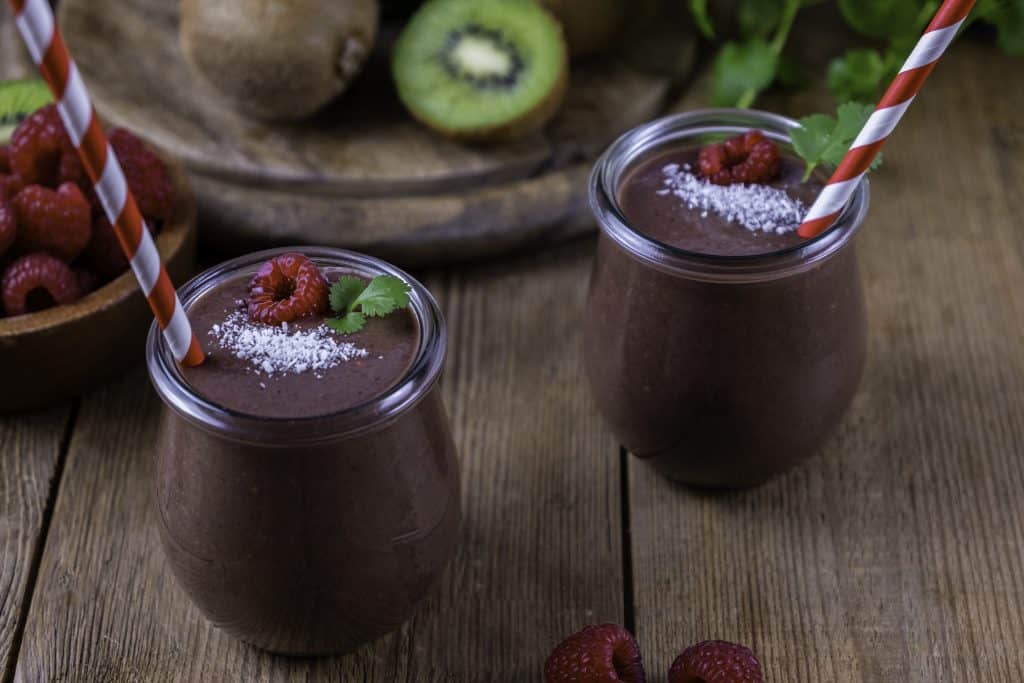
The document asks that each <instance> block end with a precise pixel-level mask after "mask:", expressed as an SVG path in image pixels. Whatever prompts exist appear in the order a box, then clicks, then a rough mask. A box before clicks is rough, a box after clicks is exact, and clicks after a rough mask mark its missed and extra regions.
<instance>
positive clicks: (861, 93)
mask: <svg viewBox="0 0 1024 683" xmlns="http://www.w3.org/2000/svg"><path fill="white" fill-rule="evenodd" d="M887 71H888V67H887V66H886V63H885V60H884V59H882V55H880V54H879V53H878V50H870V49H856V50H848V51H847V52H846V53H845V54H844V55H843V56H842V57H838V58H836V59H833V60H832V63H831V64H829V66H828V76H827V82H828V89H829V90H831V91H832V94H833V95H835V96H836V98H837V99H839V100H843V101H845V100H858V99H863V100H874V99H876V98H877V97H878V86H879V84H880V83H881V82H882V79H883V78H884V77H885V74H886V72H887Z"/></svg>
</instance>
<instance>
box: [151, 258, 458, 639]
mask: <svg viewBox="0 0 1024 683" xmlns="http://www.w3.org/2000/svg"><path fill="white" fill-rule="evenodd" d="M284 251H286V250H275V251H268V252H261V253H257V254H251V255H249V256H245V257H242V258H238V259H235V260H232V261H228V262H227V263H224V264H222V265H220V266H217V267H215V268H213V269H211V270H208V271H206V272H205V273H203V274H201V275H199V276H198V277H196V278H194V279H193V280H192V281H190V282H189V283H188V284H186V285H185V286H184V287H182V288H181V289H180V291H179V293H180V296H181V299H182V302H183V305H184V306H185V309H186V310H188V308H189V306H190V305H191V303H193V302H194V301H196V300H197V299H198V298H199V297H201V296H202V295H203V294H204V292H208V291H210V289H211V288H213V287H216V286H217V285H218V284H220V283H223V282H225V281H228V280H231V279H233V278H236V277H238V276H239V275H251V274H252V273H254V272H255V271H256V270H257V269H258V268H259V266H260V264H262V263H263V262H264V261H267V260H268V259H270V258H272V257H273V256H275V255H277V254H280V253H283V252H284ZM301 251H302V252H303V253H304V254H306V255H307V256H309V257H310V258H311V259H312V260H313V261H314V262H316V263H317V264H318V265H319V266H320V267H321V268H324V267H335V268H343V269H344V270H347V271H350V272H355V273H358V274H360V275H362V276H365V277H367V278H372V277H373V276H375V275H379V274H391V275H396V276H398V277H400V278H402V279H404V280H406V281H407V282H409V283H410V285H411V286H412V291H411V292H410V299H411V304H410V305H411V307H412V312H413V314H414V315H415V317H416V319H417V321H418V324H419V329H420V337H419V347H418V350H417V352H416V355H415V358H414V360H413V362H412V364H411V366H410V368H409V369H408V370H407V371H406V373H405V375H404V377H402V378H401V379H400V380H399V381H398V383H397V384H395V385H394V386H393V387H392V388H390V389H389V390H387V391H386V392H384V393H383V394H382V395H381V396H379V397H378V398H376V399H374V400H372V401H369V402H367V403H363V404H361V405H358V406H356V407H353V408H351V409H348V410H343V411H341V412H335V413H333V414H327V415H323V416H317V417H309V418H300V419H273V418H271V419H267V418H265V417H254V416H249V415H244V414H240V413H237V412H232V411H229V410H226V409H224V408H222V407H219V406H217V405H214V404H213V403H210V402H208V401H207V400H205V399H204V398H203V397H202V396H199V395H197V394H196V393H195V392H194V391H193V390H192V389H191V387H190V386H189V384H188V383H187V382H186V381H185V380H184V378H183V377H182V374H181V371H180V370H179V368H178V366H177V364H176V363H175V362H174V360H173V358H172V357H171V354H170V352H169V350H168V348H167V346H166V344H165V342H164V338H163V336H162V335H161V334H160V333H159V332H158V330H157V328H156V327H155V326H154V327H153V328H152V329H151V330H150V334H149V339H148V343H147V349H146V355H147V364H148V367H149V374H150V378H151V380H152V383H153V385H154V387H155V388H156V390H157V393H158V394H159V395H160V398H161V399H163V401H164V404H165V405H164V409H163V414H162V417H161V423H160V431H159V436H158V438H157V443H156V472H155V479H156V486H155V499H156V508H157V512H158V518H159V527H160V536H161V540H162V542H163V547H164V552H165V554H166V556H167V560H168V562H169V563H170V566H171V568H172V570H173V572H174V574H175V576H176V577H177V579H178V581H179V582H180V583H181V585H182V586H183V587H184V589H185V591H186V592H187V593H188V594H189V596H190V597H191V598H192V600H193V601H194V602H195V603H196V605H198V606H199V608H200V610H202V612H203V613H204V614H205V615H206V616H207V617H208V618H209V619H210V620H211V621H212V622H213V623H214V624H215V625H217V626H219V627H221V628H223V629H225V630H227V631H228V632H230V633H231V634H233V635H235V636H237V637H239V638H241V639H243V640H245V641H248V642H250V643H252V644H254V645H257V646H259V647H262V648H265V649H267V650H271V651H274V652H281V653H289V654H327V653H338V652H346V651H350V650H352V649H354V648H355V647H357V646H358V645H360V644H362V643H364V642H367V641H369V640H372V639H374V638H377V637H378V636H381V635H383V634H385V633H387V632H389V631H391V630H393V629H395V628H396V627H398V626H399V625H400V624H401V623H402V622H403V621H405V620H406V619H408V618H409V617H410V616H411V615H412V613H413V611H414V608H415V607H416V605H417V603H419V602H420V601H421V600H422V599H423V597H424V596H425V595H426V593H427V591H428V590H429V589H430V587H431V586H432V584H434V583H435V581H436V580H437V578H438V576H439V575H440V574H441V573H442V571H443V570H444V567H445V566H446V564H447V562H448V560H449V559H450V557H451V556H452V554H453V552H454V549H455V545H456V539H457V535H458V526H459V514H460V513H459V477H458V467H457V463H456V456H455V447H454V444H453V442H452V437H451V433H450V430H449V425H448V418H447V416H446V414H445V410H444V406H443V405H442V403H441V396H440V393H439V388H438V386H437V379H438V376H439V374H440V372H441V367H442V365H443V362H444V357H445V347H446V338H445V324H444V320H443V318H442V315H441V312H440V310H439V309H438V306H437V303H436V302H435V301H434V299H433V298H432V297H431V295H430V294H429V293H428V292H427V290H426V289H425V288H424V287H423V286H422V285H421V284H419V283H418V282H416V281H415V280H413V279H412V278H411V277H409V276H408V275H406V274H405V273H403V272H401V271H399V270H398V269H397V268H394V267H393V266H390V265H388V264H386V263H384V262H381V261H379V260H376V259H373V258H370V257H367V256H362V255H358V254H354V253H351V252H345V251H341V250H337V249H324V248H302V249H301Z"/></svg>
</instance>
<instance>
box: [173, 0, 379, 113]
mask: <svg viewBox="0 0 1024 683" xmlns="http://www.w3.org/2000/svg"><path fill="white" fill-rule="evenodd" d="M378 13H379V8H378V5H377V0H331V2H329V3H324V4H321V3H320V1H319V0H180V17H181V19H180V26H179V40H180V44H181V49H182V52H183V53H184V56H185V59H186V61H187V62H188V63H189V65H190V66H191V67H192V70H193V72H194V73H196V74H198V75H199V76H200V77H201V78H202V79H203V80H204V81H206V82H207V83H209V84H210V85H212V86H213V87H214V89H215V90H216V91H217V92H218V94H219V95H221V97H222V98H224V99H225V100H226V101H227V102H229V103H230V104H231V105H232V106H233V107H234V108H235V109H236V110H238V111H239V112H240V113H242V114H244V115H246V116H249V117H252V118H254V119H260V120H267V121H290V120H298V119H302V118H306V117H309V116H311V115H312V114H314V113H316V112H317V111H319V110H320V109H321V108H323V107H324V106H325V105H326V104H327V103H329V102H331V101H332V100H334V99H335V98H337V97H338V96H339V95H340V94H341V93H342V92H344V91H345V90H346V89H347V88H348V86H349V85H350V84H351V83H352V81H353V80H355V78H356V76H357V75H358V73H359V72H360V70H361V69H362V67H363V66H364V64H365V62H366V60H367V58H368V57H369V54H370V51H371V50H372V48H373V45H374V41H375V39H376V35H377V24H378Z"/></svg>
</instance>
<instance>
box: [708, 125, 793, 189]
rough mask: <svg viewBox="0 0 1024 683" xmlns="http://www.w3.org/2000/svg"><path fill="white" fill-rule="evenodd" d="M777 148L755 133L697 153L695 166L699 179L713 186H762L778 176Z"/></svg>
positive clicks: (779, 155) (759, 133) (746, 134)
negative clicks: (698, 168)
mask: <svg viewBox="0 0 1024 683" xmlns="http://www.w3.org/2000/svg"><path fill="white" fill-rule="evenodd" d="M781 158H782V157H781V154H780V153H779V148H778V146H777V145H776V144H775V143H774V142H772V141H771V140H769V139H768V138H767V137H765V135H764V133H762V132H761V131H759V130H748V131H747V132H746V133H744V134H743V135H737V136H736V137H732V138H729V139H728V140H726V141H725V142H720V143H717V144H713V145H708V146H706V147H704V148H703V149H701V150H700V155H699V157H698V159H697V165H698V166H699V167H700V172H701V175H703V176H704V177H705V178H707V179H708V180H709V181H711V182H712V183H714V184H716V185H731V184H733V183H746V184H751V183H766V182H768V181H770V180H771V179H772V178H774V177H775V176H777V175H778V174H779V165H780V162H781Z"/></svg>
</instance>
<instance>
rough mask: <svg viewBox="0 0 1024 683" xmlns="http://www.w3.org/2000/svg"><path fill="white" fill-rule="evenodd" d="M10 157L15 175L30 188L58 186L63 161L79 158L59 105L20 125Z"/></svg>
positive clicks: (47, 107) (30, 116) (36, 114)
mask: <svg viewBox="0 0 1024 683" xmlns="http://www.w3.org/2000/svg"><path fill="white" fill-rule="evenodd" d="M9 155H10V167H11V171H13V172H14V173H16V174H18V175H19V176H21V178H22V180H23V181H24V182H25V184H26V185H45V186H47V187H56V186H57V184H58V181H59V177H58V173H59V169H60V166H61V162H62V160H63V157H64V156H72V157H75V158H77V156H78V153H77V152H76V151H75V148H74V145H72V144H71V138H70V137H69V136H68V134H67V131H66V130H64V122H63V121H61V118H60V114H59V113H58V112H57V105H55V104H48V105H46V106H45V107H42V108H41V109H37V110H36V111H35V112H33V113H32V114H30V115H29V116H28V117H27V118H26V119H25V120H24V121H22V122H21V123H20V124H18V127H17V128H15V129H14V133H12V134H11V143H10V150H9Z"/></svg>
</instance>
